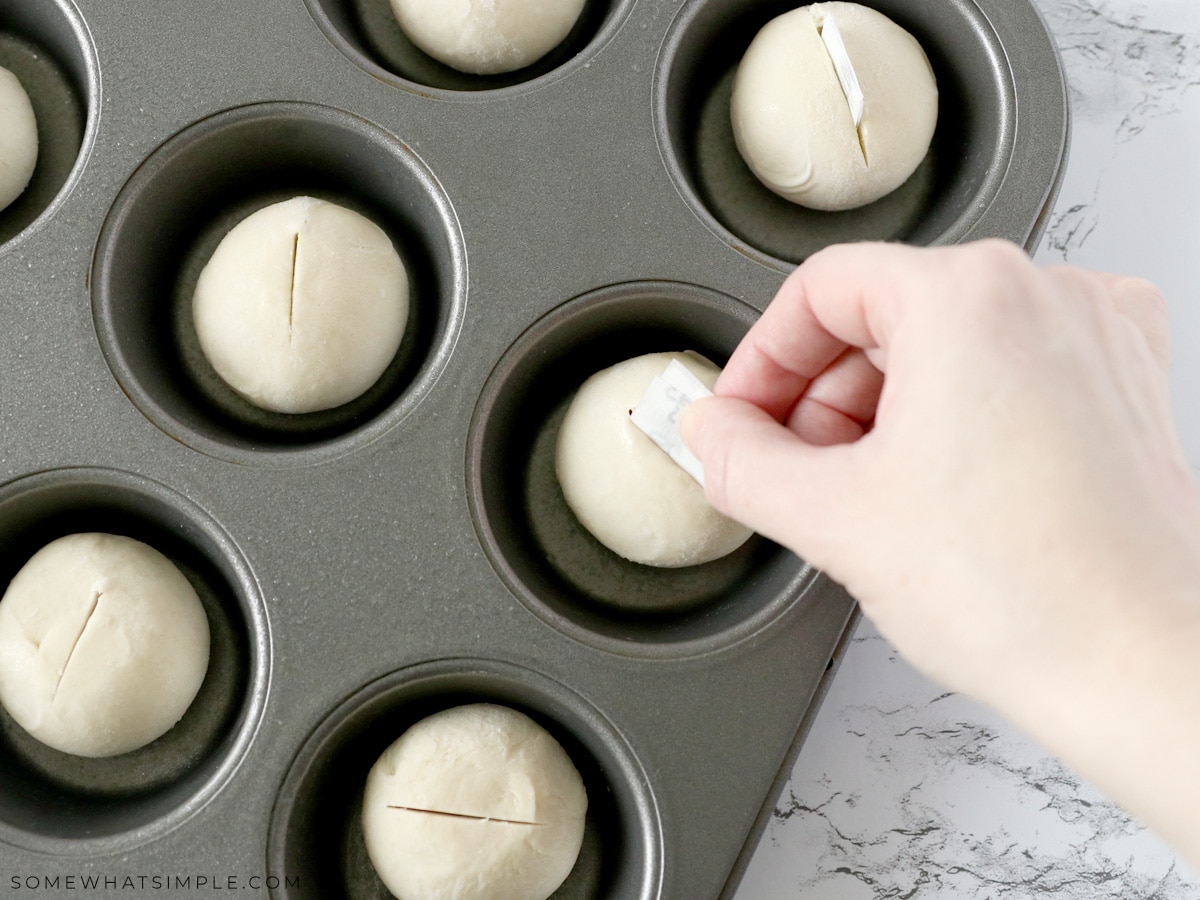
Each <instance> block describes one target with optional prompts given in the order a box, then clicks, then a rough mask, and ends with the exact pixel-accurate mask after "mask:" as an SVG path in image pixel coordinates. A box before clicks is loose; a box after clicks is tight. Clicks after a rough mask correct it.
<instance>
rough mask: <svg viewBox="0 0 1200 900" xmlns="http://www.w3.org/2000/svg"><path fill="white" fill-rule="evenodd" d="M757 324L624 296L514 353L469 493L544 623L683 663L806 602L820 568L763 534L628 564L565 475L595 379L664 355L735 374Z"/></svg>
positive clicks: (735, 314) (733, 313) (659, 297)
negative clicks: (558, 462)
mask: <svg viewBox="0 0 1200 900" xmlns="http://www.w3.org/2000/svg"><path fill="white" fill-rule="evenodd" d="M756 316H757V313H756V312H755V311H754V310H753V309H751V308H750V307H748V306H746V305H745V304H742V303H740V302H739V301H737V300H734V299H733V298H731V297H728V296H725V295H723V294H718V293H716V292H713V291H709V290H707V289H704V288H700V287H696V286H692V285H685V284H678V283H671V282H637V283H631V284H623V285H614V286H611V287H607V288H602V289H600V290H598V291H595V292H593V293H590V294H586V295H584V296H582V297H578V298H576V299H574V300H572V301H570V302H568V303H566V304H564V305H563V306H561V307H559V308H558V309H556V310H554V311H553V312H551V313H550V314H548V315H547V316H545V317H544V318H543V319H541V320H539V321H538V322H537V323H535V324H534V325H533V326H532V327H531V328H530V329H529V330H528V331H526V332H525V333H524V334H523V335H521V337H520V338H519V339H518V340H517V341H516V342H515V343H514V344H513V346H512V347H511V348H510V349H509V350H508V351H507V352H506V353H505V355H504V357H503V358H502V359H501V360H500V362H499V364H498V365H497V366H496V368H495V369H494V370H493V372H492V374H491V376H490V378H489V379H488V382H487V384H486V385H485V387H484V391H483V394H482V396H481V398H480V400H479V403H478V405H477V406H476V409H475V414H474V418H473V419H472V422H471V430H470V438H469V442H470V443H469V450H468V457H467V458H468V467H469V469H468V473H467V477H468V489H469V493H468V496H469V500H470V503H471V508H472V514H473V516H474V520H475V524H476V529H477V531H478V533H479V537H480V541H481V542H482V544H483V547H484V550H485V552H486V553H487V555H488V557H489V558H490V559H491V561H492V564H493V565H494V566H495V568H496V571H497V572H498V573H499V575H500V577H501V578H502V579H503V580H504V581H505V583H506V584H507V585H508V587H509V588H510V589H511V590H512V591H513V593H515V594H516V596H517V597H518V598H519V599H520V600H521V601H522V602H523V603H524V604H525V605H526V606H527V607H528V608H529V609H530V610H531V611H533V612H534V613H535V614H536V615H538V616H539V617H541V618H542V619H543V620H545V621H547V622H548V623H550V624H551V625H553V626H554V627H556V628H558V629H560V630H562V631H564V632H566V633H567V634H570V635H571V636H573V637H575V638H576V639H578V640H582V641H584V642H586V643H590V644H593V645H596V646H600V647H602V648H605V649H608V650H612V651H613V652H617V653H621V654H634V655H647V656H660V655H666V656H686V655H691V654H697V653H703V652H708V651H710V650H713V649H716V648H719V647H722V646H727V645H729V644H731V643H734V642H736V641H738V640H740V639H742V638H744V637H746V636H748V635H750V634H753V633H754V632H756V631H757V630H759V629H760V628H762V627H764V626H765V625H766V624H768V623H769V622H770V621H771V620H772V619H774V618H775V617H776V616H778V615H780V614H781V613H782V612H783V610H784V609H786V608H787V607H788V606H790V605H791V604H792V603H793V602H795V601H796V600H797V599H798V597H799V596H800V595H802V594H803V593H804V590H805V588H806V586H807V584H808V583H809V581H810V580H811V578H812V577H813V576H814V574H815V573H814V570H811V569H810V568H809V567H807V566H806V565H805V564H804V563H803V562H802V561H801V560H799V559H797V558H796V557H795V556H794V555H792V554H791V553H790V552H788V551H786V550H783V549H782V548H780V547H779V546H778V545H776V544H774V543H772V542H770V541H768V540H766V539H764V538H761V537H759V536H757V535H755V536H752V537H751V538H750V540H749V541H747V542H746V543H745V544H743V545H742V546H741V547H740V548H739V549H738V550H736V551H734V552H733V553H731V554H730V555H728V556H725V557H723V558H721V559H718V560H714V561H713V562H709V563H705V564H703V565H698V566H688V567H685V568H680V569H665V568H656V567H652V566H646V565H640V564H638V563H634V562H630V561H628V560H625V559H622V558H621V557H619V556H617V555H616V554H615V553H613V552H612V551H611V550H609V549H608V548H606V547H604V546H603V545H602V544H600V542H599V541H597V540H596V539H595V538H593V537H592V536H591V535H590V534H589V533H588V532H587V531H586V530H585V529H584V527H583V526H582V525H581V524H579V522H578V520H577V519H576V518H575V515H574V514H573V513H572V512H571V510H570V509H569V508H568V507H567V504H566V501H565V500H564V499H563V495H562V490H561V488H560V487H559V485H558V479H557V476H556V474H555V465H554V457H555V444H556V440H557V433H558V426H559V424H560V423H561V421H562V418H563V415H564V414H565V412H566V408H567V406H568V405H569V403H570V400H571V397H572V396H573V394H574V392H575V390H576V389H577V388H578V387H579V385H580V384H582V383H583V382H584V381H585V380H586V379H587V378H588V377H589V376H591V375H592V374H594V373H595V372H598V371H599V370H601V369H604V368H606V367H608V366H610V365H613V364H615V363H617V362H620V361H622V360H625V359H629V358H632V357H635V356H640V355H642V354H644V353H650V352H656V351H664V350H665V351H670V350H695V351H697V352H699V353H701V354H702V355H704V356H706V357H708V358H709V359H711V360H712V361H713V362H715V363H716V364H717V365H724V363H725V361H726V359H727V358H728V356H729V354H730V353H731V352H732V351H733V348H734V347H735V346H736V344H737V342H738V340H739V339H740V338H741V336H742V335H743V334H744V333H745V332H746V330H747V329H748V328H749V326H750V324H751V323H752V322H753V320H754V319H755V317H756Z"/></svg>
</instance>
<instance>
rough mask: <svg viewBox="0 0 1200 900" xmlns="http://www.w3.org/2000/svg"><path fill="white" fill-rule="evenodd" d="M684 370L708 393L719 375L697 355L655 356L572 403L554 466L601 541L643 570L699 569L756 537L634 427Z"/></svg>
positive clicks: (583, 391) (585, 389)
mask: <svg viewBox="0 0 1200 900" xmlns="http://www.w3.org/2000/svg"><path fill="white" fill-rule="evenodd" d="M673 359H676V360H679V361H680V362H681V363H682V364H683V365H685V366H686V367H687V368H688V370H689V371H691V373H692V374H693V375H695V376H696V377H697V378H698V379H700V381H701V382H702V383H703V384H704V385H705V386H706V387H708V388H709V389H711V388H712V386H713V384H714V383H715V382H716V380H717V375H719V374H720V369H718V368H717V367H716V366H715V365H713V364H712V363H711V362H709V361H708V360H707V359H705V358H704V357H702V356H700V355H699V354H697V353H692V352H690V351H689V352H686V353H650V354H647V355H645V356H638V357H635V358H633V359H629V360H625V361H624V362H621V363H618V364H617V365H615V366H611V367H609V368H607V369H604V370H603V371H601V372H597V373H596V374H595V375H593V376H592V377H591V378H589V379H588V380H587V381H585V382H584V383H583V385H582V386H581V387H580V388H579V391H578V393H576V395H575V397H574V399H573V400H572V401H571V404H570V406H569V407H568V409H567V414H566V416H565V417H564V418H563V422H562V426H561V428H560V429H559V433H558V447H557V451H556V460H555V465H556V469H557V473H558V482H559V485H560V486H561V487H562V492H563V497H564V498H565V499H566V501H567V505H568V506H569V507H571V511H572V512H574V513H575V516H576V518H578V519H579V521H580V523H581V524H582V525H583V527H584V528H586V529H587V530H588V531H589V532H591V533H592V535H593V536H594V537H595V538H596V540H598V541H600V543H602V544H604V546H606V547H608V548H609V549H610V550H612V551H613V552H614V553H616V554H618V555H620V556H623V557H625V558H626V559H629V560H632V561H633V562H637V563H644V564H646V565H651V566H661V567H664V568H678V567H681V566H693V565H698V564H700V563H705V562H710V561H711V560H714V559H717V558H719V557H722V556H725V555H726V554H728V553H732V552H733V551H734V550H736V549H737V548H738V547H740V546H741V545H742V544H743V543H745V541H746V539H747V538H748V537H750V534H751V531H750V529H749V528H746V527H745V526H743V525H740V524H739V523H737V522H734V521H733V520H732V519H729V518H727V517H726V516H723V515H721V514H720V513H719V512H717V511H716V510H715V509H713V508H712V506H710V505H709V503H708V500H707V499H706V498H705V496H704V489H703V488H702V487H700V485H699V484H697V483H696V481H695V480H694V479H693V478H692V477H691V476H690V475H688V474H687V473H686V472H684V471H683V469H681V468H679V467H678V466H677V465H675V463H674V462H672V460H671V458H670V457H669V456H667V454H666V453H664V452H663V451H662V450H660V449H659V448H658V447H657V446H656V445H655V444H654V442H653V441H652V440H650V438H648V437H647V436H646V435H645V434H643V433H642V432H641V431H639V430H638V428H637V426H635V425H634V424H633V422H632V421H631V420H630V411H631V410H632V409H633V408H634V407H635V406H637V404H638V401H639V400H641V398H642V395H643V394H644V393H645V392H646V388H647V387H649V386H650V382H651V381H652V380H653V379H654V377H655V376H656V375H662V373H663V372H664V371H665V370H666V368H667V365H668V364H669V363H670V362H671V360H673Z"/></svg>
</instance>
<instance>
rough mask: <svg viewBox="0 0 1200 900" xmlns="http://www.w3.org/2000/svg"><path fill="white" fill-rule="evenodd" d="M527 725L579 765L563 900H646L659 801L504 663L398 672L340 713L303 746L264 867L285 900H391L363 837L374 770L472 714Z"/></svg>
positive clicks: (635, 767) (619, 759) (624, 758)
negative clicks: (398, 748)
mask: <svg viewBox="0 0 1200 900" xmlns="http://www.w3.org/2000/svg"><path fill="white" fill-rule="evenodd" d="M480 702H485V703H497V704H501V705H504V706H509V707H512V708H514V709H517V710H519V711H520V712H523V713H525V714H526V715H528V716H530V717H531V718H532V719H534V721H536V722H537V723H538V724H539V725H541V726H542V727H543V728H545V729H546V730H547V731H549V732H550V734H551V735H553V737H554V738H555V739H556V740H557V741H558V742H559V743H560V744H561V745H562V747H563V749H564V750H566V751H567V754H568V755H569V756H570V757H571V761H572V763H574V765H575V768H576V769H577V770H578V771H579V774H580V775H581V776H582V778H583V781H584V785H585V787H586V789H587V794H588V811H587V820H586V824H585V830H584V837H583V846H582V848H581V850H580V853H579V858H578V860H577V861H576V863H575V867H574V869H573V870H572V871H571V874H570V875H569V876H568V877H567V880H566V881H565V882H564V883H563V885H562V887H560V888H559V889H558V891H557V892H556V893H555V894H554V896H555V897H560V898H575V897H578V898H590V900H602V898H612V900H616V898H622V900H627V898H628V900H649V898H652V897H655V896H657V895H658V884H659V882H660V881H661V878H662V872H661V867H662V848H661V846H660V842H659V822H658V813H657V809H656V805H655V799H654V795H653V792H652V790H651V788H650V786H649V784H648V782H647V779H646V776H645V774H644V772H643V771H642V768H641V766H640V764H639V763H638V761H637V758H636V756H635V754H634V753H633V751H632V750H631V749H630V747H629V746H628V745H627V744H626V743H625V742H624V740H623V739H622V738H621V737H620V736H619V735H618V734H617V732H616V730H615V729H614V728H613V727H612V725H611V724H609V723H608V721H607V720H606V719H605V718H604V717H603V716H602V715H601V714H600V713H599V712H598V711H597V710H595V709H594V708H592V707H591V706H590V705H589V704H587V703H586V702H585V701H584V700H582V699H581V698H580V697H578V696H577V695H575V694H574V693H572V692H571V691H569V690H568V689H566V688H564V687H563V686H562V685H561V684H559V683H558V682H556V681H553V680H550V679H548V678H546V677H544V676H541V675H538V674H537V673H534V672H531V671H529V670H526V669H522V668H518V667H516V666H512V665H509V664H505V663H499V662H492V661H489V660H475V659H463V660H456V659H449V660H440V661H438V662H433V663H424V664H421V665H417V666H414V667H412V668H408V669H401V670H400V671H397V672H394V673H392V674H391V675H387V676H384V677H383V678H381V679H379V680H378V681H375V682H372V683H371V684H368V685H367V686H366V687H364V688H362V689H361V690H360V691H359V692H358V693H356V694H354V695H353V696H351V697H350V698H348V699H347V700H346V701H344V702H343V703H342V704H341V705H340V706H338V707H337V708H336V709H335V710H333V712H332V713H330V715H329V716H328V717H327V718H326V719H325V721H324V722H322V723H321V725H320V726H318V728H317V730H316V731H315V732H314V733H313V734H312V735H311V736H310V737H309V738H308V740H307V741H306V742H305V744H304V745H303V746H302V747H301V749H300V752H299V754H298V755H297V757H296V759H295V760H294V761H293V763H292V765H291V768H290V769H289V771H288V773H287V775H286V777H285V779H284V781H283V785H282V788H281V790H280V792H279V795H278V799H277V801H276V804H275V810H274V812H273V814H272V817H271V830H270V835H269V837H268V858H267V868H268V871H271V872H273V873H275V874H277V875H278V876H279V882H280V885H279V887H278V888H277V889H276V890H274V891H272V896H273V897H276V898H280V900H310V898H312V900H318V898H326V897H346V898H347V900H367V898H371V900H374V898H384V897H388V896H390V895H389V894H388V892H387V890H386V888H384V887H383V883H382V882H381V881H380V880H379V876H378V875H376V874H375V870H374V868H373V867H372V865H371V861H370V859H369V858H368V856H367V850H366V845H365V843H364V841H363V837H362V828H361V825H360V816H361V810H362V798H363V787H364V784H365V782H366V778H367V773H368V772H369V771H370V769H371V766H372V765H373V764H374V763H375V760H376V759H377V758H378V757H379V754H380V753H382V752H383V751H384V750H385V749H386V748H387V747H388V746H389V745H390V744H391V743H392V742H393V741H395V740H396V738H398V737H399V736H400V735H401V734H402V733H403V732H404V731H405V730H406V729H407V728H408V727H409V726H411V725H414V724H416V723H417V722H418V721H420V720H421V719H423V718H425V717H426V716H429V715H432V714H433V713H436V712H439V711H441V710H444V709H448V708H450V707H454V706H460V705H463V704H468V703H480Z"/></svg>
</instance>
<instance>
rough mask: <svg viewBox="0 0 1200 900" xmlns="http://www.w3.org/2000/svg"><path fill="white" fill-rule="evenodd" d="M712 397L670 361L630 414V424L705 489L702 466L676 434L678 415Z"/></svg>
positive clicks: (710, 392) (706, 389)
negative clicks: (698, 402) (631, 422)
mask: <svg viewBox="0 0 1200 900" xmlns="http://www.w3.org/2000/svg"><path fill="white" fill-rule="evenodd" d="M711 396H712V391H710V390H709V389H708V388H706V387H705V386H704V385H703V384H701V383H700V380H699V379H698V378H696V376H695V375H693V374H692V373H691V372H689V371H688V369H687V367H686V366H684V365H683V364H682V363H680V362H679V361H678V360H671V364H670V365H669V366H667V370H666V371H665V372H663V373H662V375H659V376H658V377H656V378H655V379H654V380H653V381H652V382H650V387H648V388H647V389H646V393H645V394H643V395H642V399H641V400H639V401H638V405H637V406H636V407H634V410H633V413H632V415H631V418H632V419H633V424H634V425H636V426H637V427H638V429H639V430H640V431H641V432H642V433H643V434H645V435H646V437H648V438H650V440H652V441H654V443H655V444H657V445H658V446H659V447H660V448H661V449H662V451H663V452H664V453H666V454H667V456H669V457H671V459H673V460H674V461H675V464H676V465H677V466H679V468H681V469H683V471H685V472H687V473H688V474H689V475H691V476H692V477H693V478H694V479H696V481H697V482H699V484H700V486H701V487H703V486H704V467H703V466H702V465H701V464H700V460H698V459H696V457H695V456H694V455H693V454H692V451H691V450H689V449H688V448H687V445H686V444H684V442H683V437H682V436H681V435H680V434H679V416H680V414H681V413H682V412H683V411H684V410H685V409H687V408H688V406H690V405H691V404H692V403H694V402H695V401H696V400H699V399H700V398H701V397H711Z"/></svg>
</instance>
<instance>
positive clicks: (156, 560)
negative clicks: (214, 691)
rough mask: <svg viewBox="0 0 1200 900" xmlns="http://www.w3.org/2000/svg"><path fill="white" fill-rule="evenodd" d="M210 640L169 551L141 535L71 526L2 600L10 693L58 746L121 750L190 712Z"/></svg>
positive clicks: (6, 694) (5, 699) (25, 724)
mask: <svg viewBox="0 0 1200 900" xmlns="http://www.w3.org/2000/svg"><path fill="white" fill-rule="evenodd" d="M208 650H209V629H208V618H207V616H206V615H205V613H204V608H203V607H202V606H201V604H200V599H199V597H197V596H196V592H195V590H194V589H193V588H192V586H191V584H190V583H189V582H188V580H187V579H186V578H185V577H184V576H183V574H182V573H181V572H180V571H179V569H177V568H176V567H175V565H174V564H173V563H172V562H171V561H170V560H168V559H167V558H166V557H165V556H163V555H162V554H161V553H159V552H158V551H157V550H155V549H154V548H152V547H150V546H148V545H146V544H143V543H141V542H140V541H135V540H133V539H132V538H127V537H122V536H119V535H112V534H98V533H87V534H72V535H68V536H66V537H63V538H59V539H58V540H56V541H53V542H51V543H49V544H47V545H46V546H45V547H43V548H42V549H41V550H39V551H38V552H37V553H35V554H34V555H33V556H32V557H31V558H30V560H29V562H27V563H26V564H25V565H24V566H23V567H22V568H21V570H20V571H19V572H18V573H17V575H16V577H14V578H13V580H12V582H11V583H10V584H9V586H8V590H7V592H6V593H5V594H4V597H3V599H2V600H0V703H3V704H4V708H5V709H6V710H8V712H9V714H10V715H11V716H12V717H13V718H14V719H15V720H16V722H17V724H19V725H20V726H21V727H22V728H24V729H25V730H26V731H28V732H29V733H30V734H31V735H33V736H34V737H35V738H37V739H38V740H39V741H41V742H42V743H44V744H48V745H49V746H51V747H53V748H55V749H56V750H62V751H63V752H65V753H73V754H75V755H77V756H91V757H96V756H115V755H117V754H119V753H126V752H128V751H130V750H136V749H137V748H138V747H142V746H144V745H146V744H148V743H150V742H151V741H153V740H154V739H155V738H157V737H159V736H161V735H163V734H165V733H166V732H167V731H168V730H169V729H170V728H171V726H172V725H174V724H175V723H176V722H178V721H179V719H180V717H182V716H183V714H184V712H185V711H186V710H187V708H188V706H189V705H190V704H191V702H192V700H193V699H195V696H196V692H197V691H199V689H200V685H201V683H202V682H203V681H204V675H205V672H206V671H207V669H208Z"/></svg>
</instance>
